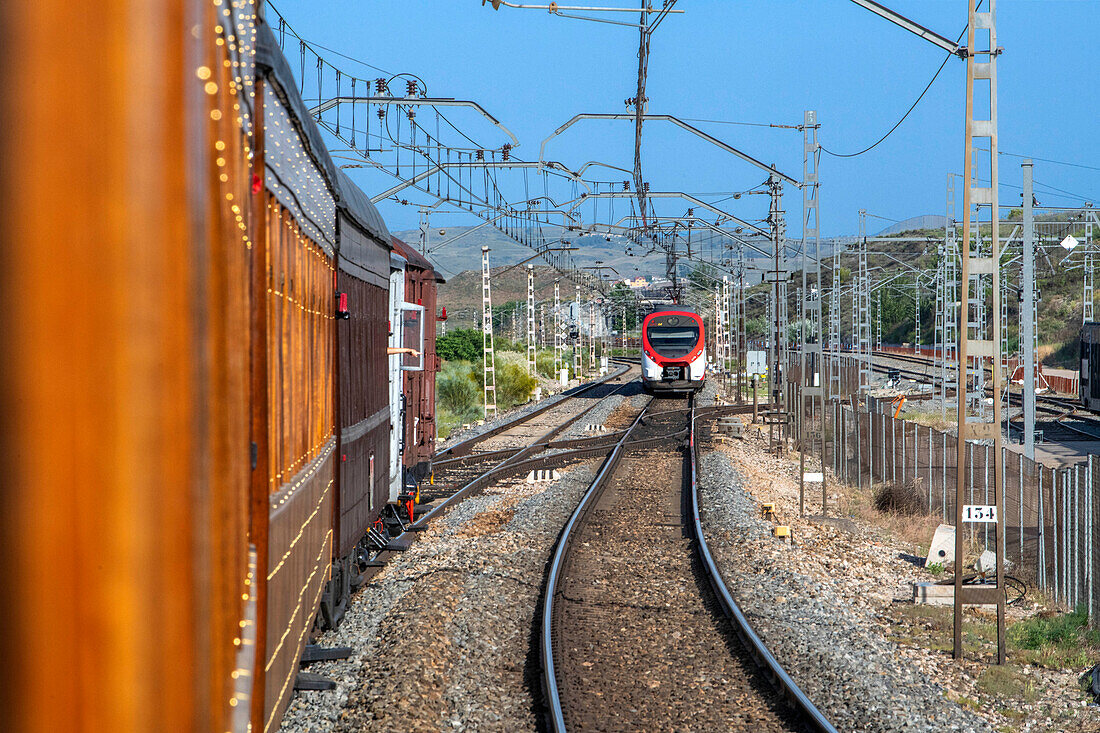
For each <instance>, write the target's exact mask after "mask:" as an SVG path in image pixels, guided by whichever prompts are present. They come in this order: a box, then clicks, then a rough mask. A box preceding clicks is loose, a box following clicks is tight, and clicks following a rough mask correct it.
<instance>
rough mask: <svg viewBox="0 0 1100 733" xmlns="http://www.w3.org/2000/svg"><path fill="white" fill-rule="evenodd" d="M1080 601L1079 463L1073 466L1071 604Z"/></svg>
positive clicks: (1074, 604) (1075, 604)
mask: <svg viewBox="0 0 1100 733" xmlns="http://www.w3.org/2000/svg"><path fill="white" fill-rule="evenodd" d="M1080 603H1081V465H1080V464H1077V465H1076V466H1074V467H1073V606H1074V608H1076V607H1077V606H1078V605H1079V604H1080Z"/></svg>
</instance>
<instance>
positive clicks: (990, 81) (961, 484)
mask: <svg viewBox="0 0 1100 733" xmlns="http://www.w3.org/2000/svg"><path fill="white" fill-rule="evenodd" d="M987 5H988V8H989V10H988V11H987V12H978V11H976V10H974V6H973V5H972V4H971V3H970V2H969V0H967V11H968V14H969V21H970V22H969V24H968V26H967V45H966V48H967V49H968V50H967V59H966V148H965V156H966V157H965V160H964V164H963V177H964V183H963V186H964V189H963V194H964V205H963V231H962V251H961V252H960V257H959V264H960V270H961V273H960V275H961V276H960V281H961V282H962V287H963V293H962V295H963V297H962V299H961V300H962V302H963V303H964V304H965V306H964V311H963V313H962V314H960V322H961V326H962V327H960V329H959V379H958V387H957V389H958V394H960V395H964V394H966V391H967V387H968V381H969V379H968V378H969V371H970V370H969V364H968V363H967V358H968V356H975V357H977V365H976V368H977V373H978V374H981V373H982V367H983V362H984V361H985V360H986V359H989V360H990V361H991V362H992V374H993V394H994V395H1000V393H1001V381H1002V379H1001V365H1000V349H999V343H1000V336H1001V333H1000V331H1001V320H1000V318H999V312H1000V299H1001V289H1000V287H998V283H999V280H1000V275H1001V272H1000V270H1001V267H1000V233H999V232H998V213H999V211H998V204H999V196H998V182H999V177H998V160H997V155H998V142H997V57H998V55H999V54H1000V49H999V48H998V47H997V30H996V11H997V0H989V2H988V3H987ZM975 97H977V99H976V98H975ZM978 106H980V107H981V108H982V112H983V114H981V115H978V114H976V108H977V107H978ZM986 112H987V113H986ZM978 141H987V142H988V145H987V146H983V145H980V144H976V143H978ZM976 152H983V153H986V154H987V155H988V158H983V159H982V160H983V161H985V160H987V161H988V168H985V167H983V169H982V170H981V172H980V173H978V174H977V175H976V174H975V171H974V165H975V160H974V157H975V153H976ZM983 180H986V181H989V185H988V186H987V187H982V186H975V185H974V184H975V183H976V182H978V181H983ZM975 207H977V218H975ZM983 210H984V211H987V212H988V213H989V243H990V246H989V253H988V256H982V254H979V255H978V256H971V251H970V250H971V241H970V237H971V227H972V226H973V225H975V224H976V223H977V222H978V221H980V218H981V214H982V211H983ZM979 241H980V240H979ZM980 251H981V250H980V249H979V252H980ZM982 274H985V275H988V276H989V277H990V279H991V281H992V283H993V288H992V296H993V308H992V309H991V312H992V315H993V318H992V324H991V325H992V334H991V335H992V338H991V339H986V338H983V337H982V335H981V334H980V331H981V330H982V327H984V326H985V325H986V324H985V320H986V318H985V314H984V313H982V314H981V316H980V317H979V316H978V315H977V314H975V317H976V318H977V319H978V320H976V321H971V320H970V317H971V315H970V311H971V308H972V307H973V306H972V303H973V297H972V293H971V292H970V290H971V287H972V285H973V282H972V278H971V275H982ZM980 301H981V303H984V298H980ZM974 310H978V309H977V308H975V309H974ZM983 310H984V309H983ZM971 331H975V332H979V335H977V336H976V337H972V336H971ZM968 412H969V411H968V409H967V406H966V403H965V401H963V400H960V403H959V409H958V455H957V457H956V469H957V470H956V483H955V557H956V558H957V559H956V570H955V584H954V585H955V593H954V629H953V631H954V644H953V654H954V656H955V658H956V659H957V658H959V657H961V656H962V654H963V634H962V622H963V613H962V611H963V604H964V603H969V604H975V603H979V604H980V603H989V604H996V606H997V663H998V664H1004V661H1005V633H1004V632H1005V623H1004V622H1005V591H1004V587H1005V586H1004V557H1005V538H1004V506H1003V502H1002V500H1001V497H1002V491H1003V489H1004V478H1003V477H1004V453H1003V450H1002V443H1003V438H1002V434H1001V401H1000V400H999V399H994V400H993V420H992V421H991V422H989V421H985V420H982V419H981V418H979V419H977V420H971V419H970V418H969V416H968V414H967V413H968ZM967 441H992V442H993V451H992V453H993V460H994V465H993V472H992V473H993V502H994V504H993V506H994V511H995V512H996V529H995V531H994V538H995V542H996V549H995V552H996V556H997V562H996V565H997V571H996V575H997V583H996V586H990V585H977V586H975V585H969V586H964V585H963V569H962V559H963V557H965V554H964V553H965V549H966V548H965V546H964V540H965V534H966V533H965V532H963V531H962V528H963V522H964V519H970V520H972V519H973V518H972V517H964V504H965V503H966V499H967V496H966V488H967V477H968V472H967V457H968V456H967V454H968V452H969V451H968V450H967ZM964 593H965V595H966V597H965V598H964Z"/></svg>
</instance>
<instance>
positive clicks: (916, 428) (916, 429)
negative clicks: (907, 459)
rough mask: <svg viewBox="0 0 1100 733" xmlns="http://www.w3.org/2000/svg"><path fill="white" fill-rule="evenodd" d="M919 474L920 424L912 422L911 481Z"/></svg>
mask: <svg viewBox="0 0 1100 733" xmlns="http://www.w3.org/2000/svg"><path fill="white" fill-rule="evenodd" d="M919 476H920V425H918V424H917V423H913V481H914V482H915V481H916V480H917V478H918V477H919Z"/></svg>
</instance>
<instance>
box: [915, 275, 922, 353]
mask: <svg viewBox="0 0 1100 733" xmlns="http://www.w3.org/2000/svg"><path fill="white" fill-rule="evenodd" d="M913 353H914V354H919V353H920V275H918V276H917V277H915V278H913Z"/></svg>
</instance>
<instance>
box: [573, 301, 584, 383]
mask: <svg viewBox="0 0 1100 733" xmlns="http://www.w3.org/2000/svg"><path fill="white" fill-rule="evenodd" d="M573 287H574V288H575V294H576V298H577V300H576V307H577V315H576V320H575V321H574V323H576V324H577V340H576V343H574V344H573V375H574V376H575V377H576V378H577V381H578V382H579V381H581V336H582V335H583V332H582V330H581V286H580V285H574V286H573Z"/></svg>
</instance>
